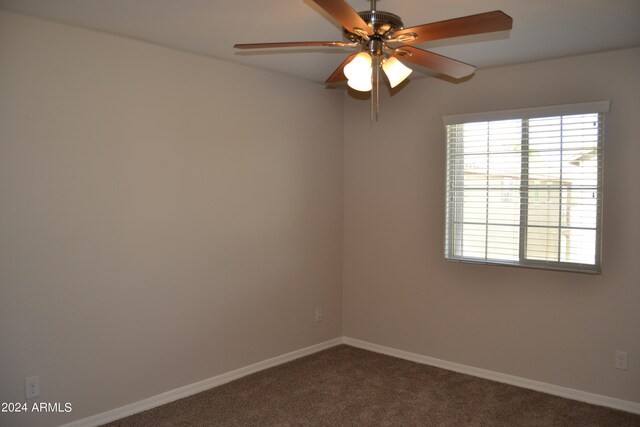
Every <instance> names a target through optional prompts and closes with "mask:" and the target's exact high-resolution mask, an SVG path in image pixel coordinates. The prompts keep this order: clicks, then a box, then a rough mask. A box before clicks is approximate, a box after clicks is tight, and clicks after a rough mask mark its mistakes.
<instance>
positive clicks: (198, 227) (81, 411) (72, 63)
mask: <svg viewBox="0 0 640 427" xmlns="http://www.w3.org/2000/svg"><path fill="white" fill-rule="evenodd" d="M342 109H343V100H342V93H341V92H340V91H327V90H326V89H325V88H324V87H323V86H321V85H317V84H312V83H309V82H305V81H302V80H297V79H293V78H290V77H286V76H283V75H278V74H274V73H270V72H264V71H260V70H255V69H251V68H247V67H243V66H238V65H232V64H229V63H225V62H222V61H217V60H214V59H211V58H204V57H198V56H194V55H190V54H185V53H180V52H177V51H172V50H168V49H164V48H160V47H156V46H152V45H149V44H145V43H141V42H136V41H132V40H127V39H123V38H118V37H112V36H107V35H103V34H99V33H94V32H89V31H84V30H80V29H74V28H70V27H65V26H61V25H57V24H53V23H47V22H45V21H40V20H36V19H32V18H26V17H21V16H18V15H13V14H8V13H2V12H0V401H2V402H9V401H22V400H23V398H24V391H23V384H24V383H23V381H24V378H25V377H26V376H30V375H39V376H40V382H41V388H42V397H41V400H42V401H48V402H71V403H72V404H73V412H72V413H71V414H69V415H42V416H37V415H34V416H29V415H24V414H21V415H16V416H14V417H9V416H7V415H6V414H0V424H2V425H7V424H9V425H28V426H36V425H40V424H43V425H44V424H54V425H55V424H60V423H63V422H66V421H69V420H72V419H78V418H83V417H86V416H89V415H93V414H97V413H99V412H103V411H106V410H109V409H113V408H116V407H119V406H121V405H125V404H129V403H133V402H136V401H138V400H141V399H143V398H147V397H150V396H153V395H156V394H158V393H161V392H165V391H168V390H171V389H174V388H176V387H179V386H184V385H188V384H192V383H194V382H196V381H200V380H203V379H206V378H209V377H212V376H215V375H217V374H221V373H224V372H228V371H230V370H233V369H236V368H239V367H243V366H246V365H249V364H251V363H254V362H258V361H262V360H265V359H268V358H270V357H273V356H277V355H281V354H284V353H287V352H290V351H292V350H297V349H301V348H304V347H306V346H309V345H312V344H316V343H319V342H323V341H326V340H328V339H331V338H335V337H339V336H341V335H342V318H341V316H342V307H341V305H342V288H341V275H342V212H343V206H342V189H343V187H342V181H343V180H342V174H343V160H342V159H343V147H342V132H343V127H342V115H343V112H342ZM316 306H322V307H323V309H324V321H323V322H321V323H316V322H315V319H314V310H315V307H316Z"/></svg>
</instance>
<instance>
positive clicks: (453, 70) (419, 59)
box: [391, 46, 476, 79]
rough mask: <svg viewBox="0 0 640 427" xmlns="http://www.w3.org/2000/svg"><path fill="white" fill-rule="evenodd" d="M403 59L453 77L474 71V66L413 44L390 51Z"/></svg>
mask: <svg viewBox="0 0 640 427" xmlns="http://www.w3.org/2000/svg"><path fill="white" fill-rule="evenodd" d="M391 54H392V55H393V56H394V57H396V58H398V59H401V60H403V61H407V62H411V63H413V64H416V65H420V66H422V67H425V68H429V69H430V70H433V71H436V72H438V73H441V74H445V75H447V76H451V77H453V78H455V79H461V78H463V77H467V76H469V75H471V74H473V73H474V71H475V70H476V67H474V66H473V65H469V64H465V63H464V62H460V61H456V60H455V59H451V58H448V57H446V56H442V55H438V54H437V53H433V52H428V51H426V50H423V49H419V48H417V47H413V46H400V47H399V48H397V49H395V50H394V51H393V52H392V53H391Z"/></svg>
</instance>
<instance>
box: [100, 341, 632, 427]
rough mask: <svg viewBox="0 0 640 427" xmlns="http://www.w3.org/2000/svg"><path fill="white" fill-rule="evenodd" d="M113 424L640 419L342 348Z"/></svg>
mask: <svg viewBox="0 0 640 427" xmlns="http://www.w3.org/2000/svg"><path fill="white" fill-rule="evenodd" d="M108 425H109V426H154V427H156V426H272V425H279V426H293V425H295V426H318V425H321V426H580V427H582V426H616V427H621V426H640V415H634V414H630V413H627V412H622V411H617V410H613V409H608V408H604V407H601V406H595V405H589V404H586V403H580V402H575V401H572V400H568V399H563V398H560V397H555V396H551V395H548V394H544V393H539V392H536V391H531V390H527V389H522V388H519V387H514V386H510V385H506V384H501V383H497V382H494V381H489V380H484V379H480V378H476V377H472V376H469V375H463V374H459V373H455V372H451V371H447V370H444V369H439V368H434V367H430V366H426V365H421V364H418V363H414V362H409V361H406V360H402V359H397V358H394V357H389V356H384V355H381V354H377V353H372V352H369V351H365V350H360V349H357V348H353V347H349V346H346V345H340V346H337V347H333V348H330V349H328V350H325V351H322V352H320V353H316V354H313V355H311V356H307V357H304V358H302V359H298V360H295V361H293V362H289V363H286V364H284V365H280V366H277V367H275V368H271V369H268V370H265V371H261V372H258V373H256V374H253V375H249V376H246V377H244V378H241V379H239V380H236V381H233V382H230V383H227V384H224V385H221V386H219V387H216V388H214V389H211V390H208V391H205V392H202V393H198V394H195V395H193V396H190V397H187V398H184V399H181V400H178V401H175V402H172V403H168V404H166V405H163V406H160V407H158V408H155V409H151V410H149V411H146V412H141V413H139V414H136V415H133V416H130V417H128V418H124V419H122V420H119V421H116V422H113V423H110V424H108Z"/></svg>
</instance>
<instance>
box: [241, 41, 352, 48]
mask: <svg viewBox="0 0 640 427" xmlns="http://www.w3.org/2000/svg"><path fill="white" fill-rule="evenodd" d="M317 46H328V47H357V46H360V44H359V43H347V42H282V43H245V44H234V45H233V47H235V48H236V49H266V48H276V47H317Z"/></svg>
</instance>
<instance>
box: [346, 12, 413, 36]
mask: <svg viewBox="0 0 640 427" xmlns="http://www.w3.org/2000/svg"><path fill="white" fill-rule="evenodd" d="M358 15H360V17H361V18H362V20H363V21H364V22H366V23H367V26H368V27H369V28H371V30H372V31H373V34H374V35H373V36H371V37H372V38H379V39H382V38H383V36H389V35H391V34H393V33H394V31H398V30H401V29H402V28H404V24H403V23H402V19H400V17H399V16H398V15H395V14H393V13H390V12H384V11H381V10H366V11H363V12H358ZM342 30H343V31H344V33H345V35H346V37H347V38H348V39H349V40H351V41H353V42H355V41H361V40H362V36H361V35H359V34H354V33H352V32H350V31H348V30H347V29H346V28H343V29H342Z"/></svg>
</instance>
